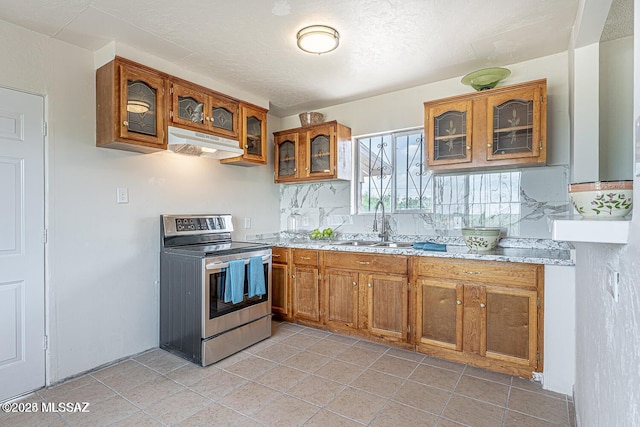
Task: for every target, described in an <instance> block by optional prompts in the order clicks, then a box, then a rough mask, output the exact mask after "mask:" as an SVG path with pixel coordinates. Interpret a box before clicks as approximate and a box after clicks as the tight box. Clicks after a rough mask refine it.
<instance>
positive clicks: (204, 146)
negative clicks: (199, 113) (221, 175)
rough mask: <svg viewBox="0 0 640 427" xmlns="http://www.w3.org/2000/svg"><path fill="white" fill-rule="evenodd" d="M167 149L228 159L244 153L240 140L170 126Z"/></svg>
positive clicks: (191, 154)
mask: <svg viewBox="0 0 640 427" xmlns="http://www.w3.org/2000/svg"><path fill="white" fill-rule="evenodd" d="M168 130H169V140H168V146H167V149H169V150H171V151H173V152H174V153H180V154H187V155H190V156H201V157H211V158H214V159H227V158H229V157H237V156H241V155H242V154H244V151H243V150H242V149H241V148H240V142H239V141H236V140H233V139H228V138H221V137H219V136H216V135H210V134H207V133H203V132H198V131H193V130H187V129H181V128H177V127H174V126H169V129H168Z"/></svg>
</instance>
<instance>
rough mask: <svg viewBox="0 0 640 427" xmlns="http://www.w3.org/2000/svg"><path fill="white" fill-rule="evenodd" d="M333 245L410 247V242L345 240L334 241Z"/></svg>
mask: <svg viewBox="0 0 640 427" xmlns="http://www.w3.org/2000/svg"><path fill="white" fill-rule="evenodd" d="M333 244H334V245H340V246H368V247H374V248H410V247H412V245H413V243H411V242H380V241H371V240H345V241H342V242H334V243H333Z"/></svg>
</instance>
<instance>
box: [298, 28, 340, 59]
mask: <svg viewBox="0 0 640 427" xmlns="http://www.w3.org/2000/svg"><path fill="white" fill-rule="evenodd" d="M296 38H297V39H298V47H299V48H300V49H301V50H304V51H305V52H308V53H316V54H318V55H321V54H323V53H327V52H331V51H332V50H335V49H336V48H337V47H338V44H340V34H338V31H336V30H335V29H334V28H331V27H328V26H326V25H310V26H308V27H304V28H303V29H301V30H300V31H298V35H297V36H296Z"/></svg>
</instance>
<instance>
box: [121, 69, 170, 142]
mask: <svg viewBox="0 0 640 427" xmlns="http://www.w3.org/2000/svg"><path fill="white" fill-rule="evenodd" d="M119 67H120V117H121V120H120V124H121V126H120V137H121V138H126V139H129V140H134V141H138V142H143V143H148V144H157V145H163V144H164V129H163V112H164V108H163V106H164V79H162V77H160V76H158V75H154V74H152V73H149V72H147V71H144V70H141V69H138V68H135V67H131V66H127V65H124V64H121V65H120V66H119Z"/></svg>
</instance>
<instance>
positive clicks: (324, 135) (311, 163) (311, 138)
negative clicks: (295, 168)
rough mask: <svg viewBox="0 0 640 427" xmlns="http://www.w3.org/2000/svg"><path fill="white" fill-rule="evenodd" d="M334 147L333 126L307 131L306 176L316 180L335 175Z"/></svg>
mask: <svg viewBox="0 0 640 427" xmlns="http://www.w3.org/2000/svg"><path fill="white" fill-rule="evenodd" d="M334 145H335V128H334V127H333V126H322V127H318V128H314V129H313V130H309V131H307V138H306V147H305V148H306V165H305V176H307V177H314V178H315V177H323V176H326V177H332V176H333V175H334V165H335V159H334V156H335V150H334V149H332V147H333V146H334Z"/></svg>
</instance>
